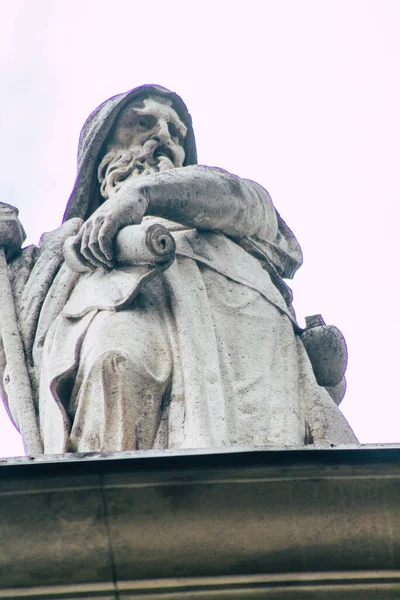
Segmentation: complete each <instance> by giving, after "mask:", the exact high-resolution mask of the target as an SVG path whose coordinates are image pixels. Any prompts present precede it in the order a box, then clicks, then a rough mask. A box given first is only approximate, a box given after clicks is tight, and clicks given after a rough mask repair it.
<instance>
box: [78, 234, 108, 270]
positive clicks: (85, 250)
mask: <svg viewBox="0 0 400 600" xmlns="http://www.w3.org/2000/svg"><path fill="white" fill-rule="evenodd" d="M91 229H92V223H90V224H88V223H85V225H84V226H83V228H82V241H81V247H80V252H81V254H82V256H83V257H84V258H85V259H86V260H87V261H88V262H89V263H90V264H91V265H92V266H93V267H96V268H98V267H104V266H106V265H105V263H104V262H103V261H101V260H99V259H98V258H97V257H96V256H95V255H94V254H93V253H92V251H91V249H90V247H89V242H90V235H91Z"/></svg>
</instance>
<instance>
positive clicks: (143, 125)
mask: <svg viewBox="0 0 400 600" xmlns="http://www.w3.org/2000/svg"><path fill="white" fill-rule="evenodd" d="M138 125H139V127H140V128H141V129H148V128H149V123H148V121H147V119H140V121H138Z"/></svg>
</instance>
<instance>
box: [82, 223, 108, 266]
mask: <svg viewBox="0 0 400 600" xmlns="http://www.w3.org/2000/svg"><path fill="white" fill-rule="evenodd" d="M102 224H103V221H95V222H94V223H93V227H92V228H91V231H90V235H89V240H88V242H87V247H88V248H89V250H90V252H91V253H92V255H93V257H94V258H95V259H97V260H99V261H100V262H101V263H102V264H103V266H106V267H108V268H110V269H111V268H112V267H113V266H114V264H113V261H112V260H109V259H108V258H107V257H106V256H105V255H104V253H103V252H102V250H101V249H100V243H99V233H100V229H101V226H102Z"/></svg>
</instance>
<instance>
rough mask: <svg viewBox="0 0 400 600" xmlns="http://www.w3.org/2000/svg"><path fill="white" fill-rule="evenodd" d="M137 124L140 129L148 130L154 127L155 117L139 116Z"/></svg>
mask: <svg viewBox="0 0 400 600" xmlns="http://www.w3.org/2000/svg"><path fill="white" fill-rule="evenodd" d="M136 124H137V127H138V129H139V130H140V131H148V130H149V129H151V128H152V127H154V124H155V118H154V117H151V116H148V117H139V118H138V120H137V121H136Z"/></svg>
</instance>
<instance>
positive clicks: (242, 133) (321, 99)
mask: <svg viewBox="0 0 400 600" xmlns="http://www.w3.org/2000/svg"><path fill="white" fill-rule="evenodd" d="M0 9H1V23H2V35H1V37H0V71H1V72H0V85H1V94H0V103H1V115H2V117H1V125H0V127H1V138H2V144H1V150H0V152H1V164H2V169H1V171H0V201H2V202H8V203H10V204H14V205H16V206H17V207H18V208H19V209H20V216H21V220H22V222H23V224H24V226H25V229H26V232H27V234H28V240H27V242H28V243H37V242H38V239H39V237H40V234H41V233H42V232H44V231H49V230H52V229H55V228H56V227H57V226H58V225H59V224H60V221H61V218H62V214H63V211H64V208H65V204H66V202H67V199H68V196H69V193H70V191H71V188H72V185H73V181H74V178H75V168H76V147H77V142H78V136H79V131H80V129H81V127H82V125H83V122H84V121H85V119H86V117H87V116H88V115H89V113H90V112H91V111H92V110H93V109H94V108H95V107H96V106H97V105H98V104H100V102H102V101H103V100H105V99H106V98H108V97H110V96H112V95H114V94H116V93H119V92H123V91H126V90H128V89H131V88H133V87H136V86H137V85H140V84H143V83H159V84H161V85H164V86H166V87H168V88H170V89H172V90H174V91H176V92H177V93H178V94H180V95H181V96H182V97H183V99H184V100H185V102H186V103H187V105H188V107H189V110H190V112H191V114H192V116H193V122H194V127H195V132H196V137H197V144H198V153H199V162H200V163H201V164H206V165H212V166H219V167H222V168H224V169H226V170H228V171H231V172H232V173H236V174H237V175H240V176H243V177H247V178H250V179H253V180H255V181H257V182H258V183H260V184H262V185H263V186H264V187H266V188H267V189H268V191H269V192H270V194H271V196H272V198H273V201H274V203H275V206H276V207H277V209H278V211H279V212H280V213H281V215H282V217H283V218H284V219H285V220H286V221H287V223H288V225H289V226H290V227H291V229H292V230H293V231H294V233H295V235H296V236H297V238H298V239H299V241H300V243H301V246H302V248H303V251H304V265H303V267H302V268H301V269H300V271H299V272H298V273H297V274H296V276H295V279H294V281H293V282H292V283H291V287H292V289H293V291H294V294H295V299H294V304H295V308H296V310H297V313H298V317H299V320H300V323H301V324H303V319H304V317H305V316H306V315H311V314H314V313H322V315H323V316H324V318H325V321H326V322H327V323H332V324H335V325H337V326H338V327H339V328H340V329H341V330H342V331H343V333H344V335H345V337H346V340H347V343H348V348H349V367H348V373H347V379H348V391H347V394H346V398H345V400H344V401H343V403H342V410H343V412H344V414H345V415H346V417H347V419H348V420H349V422H350V424H351V425H352V427H353V429H354V431H355V433H356V434H357V435H358V437H359V439H360V441H362V442H364V443H374V442H400V419H399V417H400V406H399V405H400V392H399V383H398V377H397V376H398V373H399V371H400V366H399V359H400V349H399V345H400V323H399V318H398V308H397V302H398V296H399V277H398V273H397V268H398V263H399V248H398V239H399V235H398V220H399V214H400V212H399V199H400V181H399V179H400V178H399V165H400V87H399V62H400V35H399V31H400V2H399V1H397V0H260V1H255V0H253V1H252V0H247V1H246V2H236V1H234V0H230V1H227V2H226V1H223V0H219V1H218V0H217V1H215V0H214V1H213V2H209V1H207V0H202V2H192V1H191V0H185V1H182V2H179V1H174V0H170V1H165V0H164V1H157V0H152V2H147V3H146V2H139V1H137V0H125V1H124V0H120V1H118V0H114V1H113V2H110V1H109V0H107V1H104V0H0ZM21 453H22V445H21V443H20V440H19V436H18V435H17V434H16V433H15V431H14V430H13V428H12V426H11V425H9V424H8V420H7V417H6V416H5V414H4V413H3V412H1V413H0V456H12V455H18V454H21Z"/></svg>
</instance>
